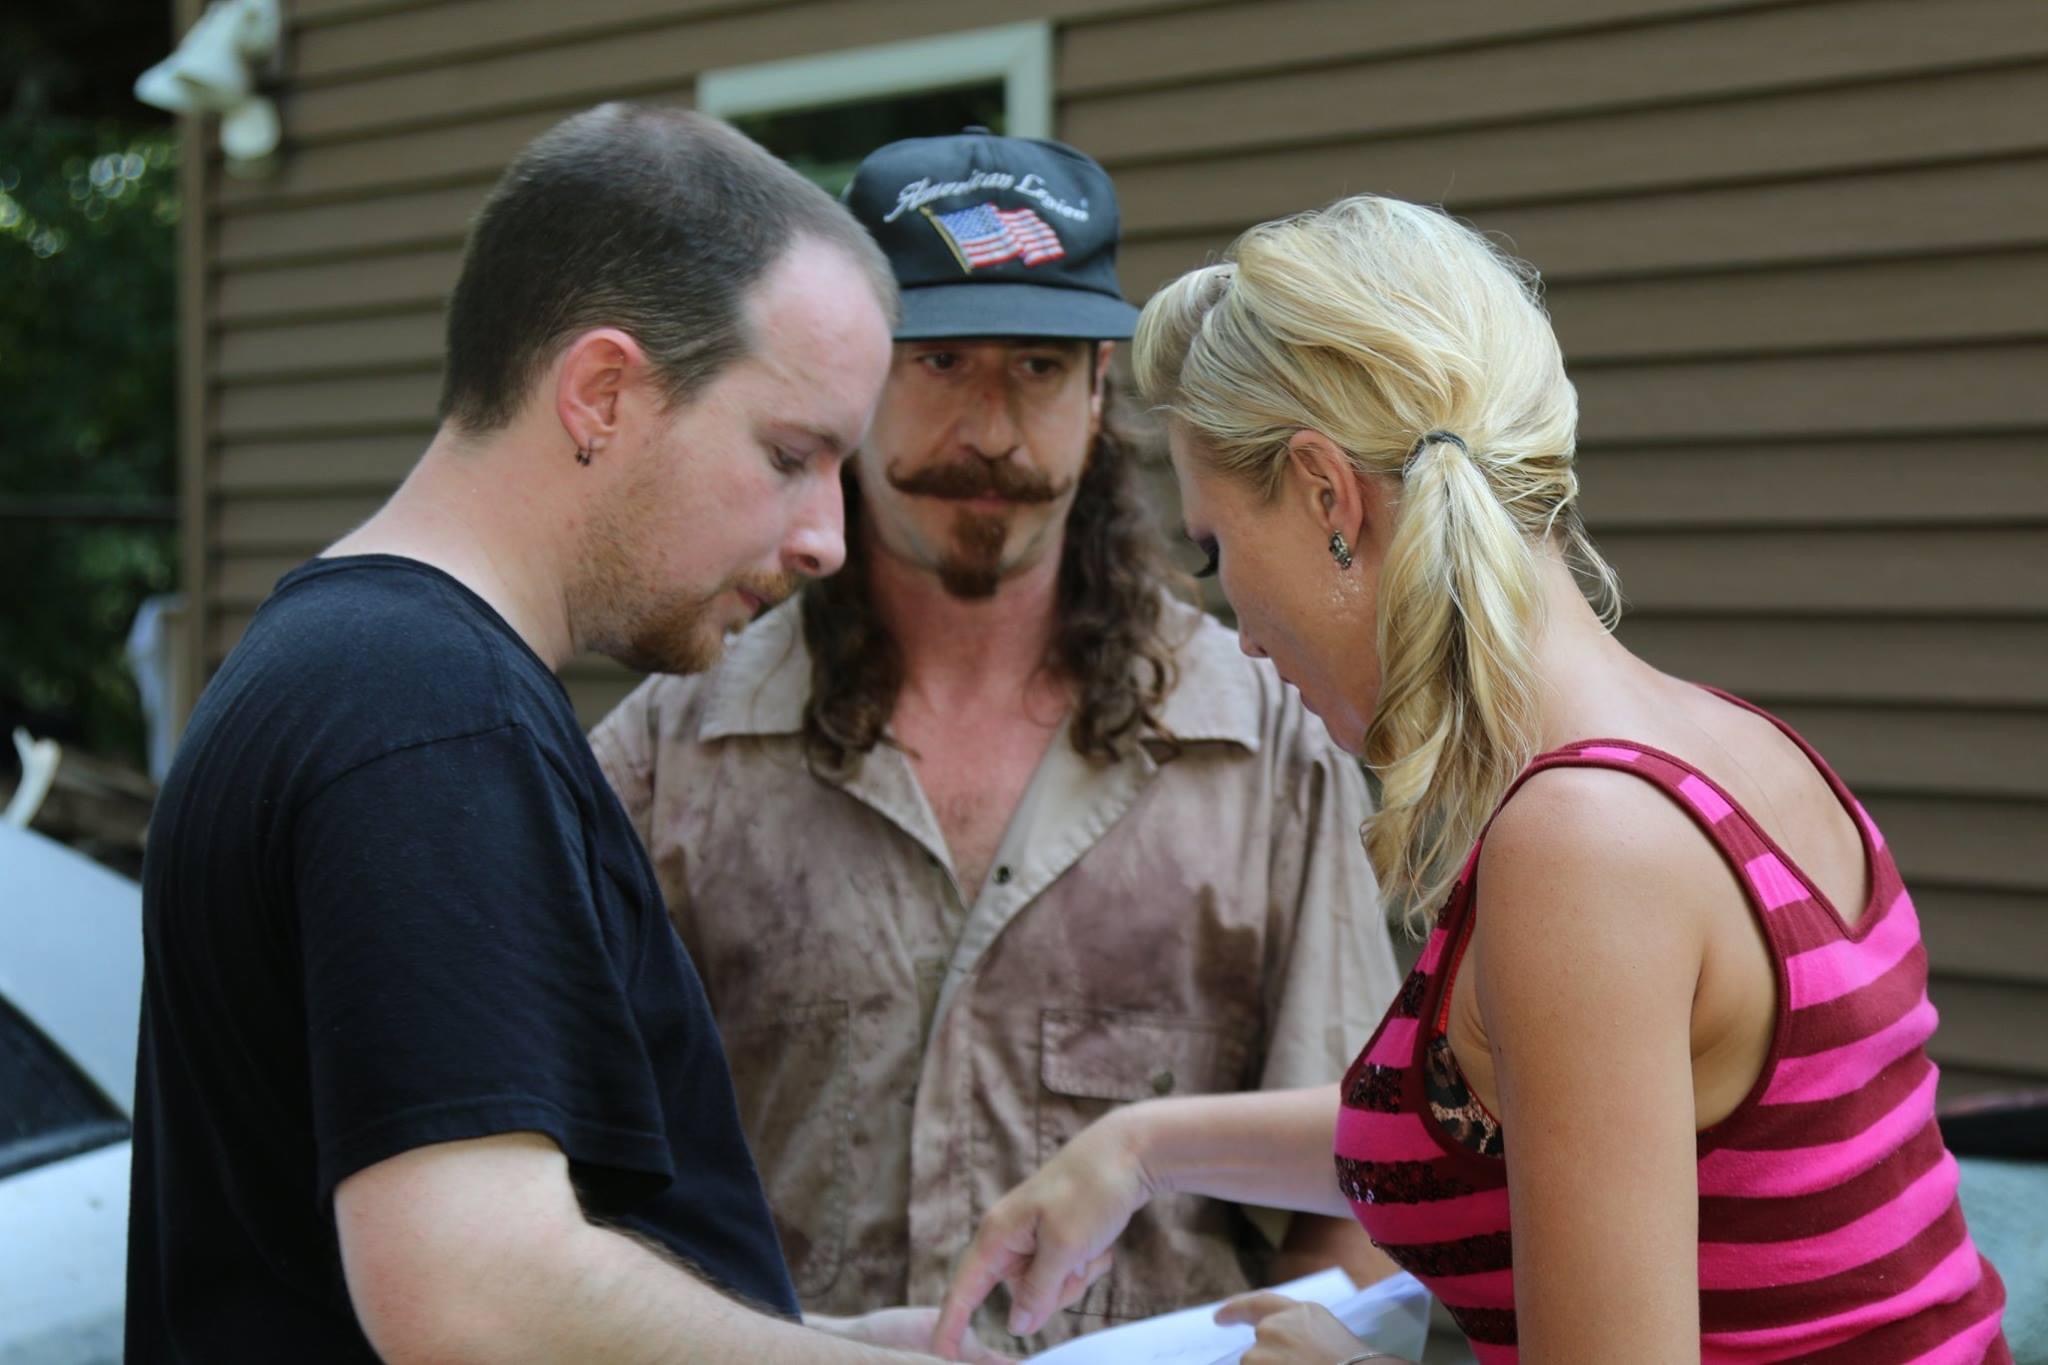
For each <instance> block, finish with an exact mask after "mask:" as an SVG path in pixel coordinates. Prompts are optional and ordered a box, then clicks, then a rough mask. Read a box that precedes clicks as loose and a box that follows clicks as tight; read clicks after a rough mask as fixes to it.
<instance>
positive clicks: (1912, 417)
mask: <svg viewBox="0 0 2048 1365" xmlns="http://www.w3.org/2000/svg"><path fill="white" fill-rule="evenodd" d="M287 8H288V9H289V11H290V13H291V18H292V25H293V29H292V35H291V42H290V48H289V58H288V62H287V66H288V69H289V72H290V76H289V79H288V81H287V83H286V86H285V88H284V90H283V91H282V109H283V116H284V122H285V128H286V133H287V138H288V142H287V146H286V149H285V155H284V157H283V160H282V164H281V166H280V170H279V173H278V174H277V175H276V176H275V177H274V178H272V179H270V180H267V181H258V182H240V181H231V180H227V179H225V178H223V177H222V176H221V175H220V174H219V173H218V168H217V167H215V168H213V169H212V170H211V171H210V172H209V173H207V174H204V175H202V176H195V177H194V189H193V190H192V192H191V193H192V196H193V197H194V199H195V200H197V201H199V202H200V203H201V205H202V211H201V212H200V213H199V214H197V215H195V217H196V220H197V221H196V223H195V226H194V228H193V229H192V232H191V245H190V248H189V249H190V251H191V252H192V255H191V257H190V259H192V260H194V261H195V262H197V263H200V264H203V266H204V269H203V271H201V272H199V273H200V279H201V283H200V284H198V285H197V286H191V287H190V288H191V293H192V296H193V298H194V299H195V301H196V302H197V303H199V304H200V305H202V309H201V315H200V316H201V319H202V321H201V323H200V324H198V325H196V326H194V327H193V328H192V329H191V330H190V331H189V332H188V341H187V346H188V350H198V351H200V352H201V354H202V356H203V364H201V365H200V366H199V367H198V370H199V373H198V377H197V378H196V379H195V381H194V384H193V389H192V391H193V392H194V394H195V395H196V396H198V397H200V398H202V399H203V401H202V402H201V403H199V404H198V405H197V411H196V413H195V414H194V415H193V416H192V417H191V420H190V424H189V426H188V446H189V447H190V448H189V450H188V456H189V461H188V470H187V501H188V506H189V507H191V508H192V509H194V518H193V519H194V522H195V527H194V529H195V531H196V535H197V540H196V543H195V548H194V551H193V553H192V555H191V557H190V560H189V563H190V564H191V566H192V571H193V573H194V574H195V576H198V577H199V578H200V583H199V587H200V589H201V598H202V601H203V603H204V607H205V610H204V611H203V612H201V613H197V614H196V617H197V624H196V627H195V628H196V629H197V630H199V631H200V633H201V634H200V638H201V640H202V641H203V644H204V647H205V657H206V662H207V664H208V666H209V667H210V666H211V665H212V664H213V663H215V662H217V661H218V659H219V658H220V657H221V656H222V655H224V653H225V652H226V650H227V649H229V648H230V647H232V645H233V642H234V641H235V639H237V638H238V637H239V635H240V633H241V630H242V629H243V627H244V626H245V625H246V623H247V620H248V618H249V616H250V614H251V613H252V612H253V611H254V609H255V607H256V605H257V604H258V603H259V602H260V601H261V600H262V598H263V596H264V594H265V593H266V592H267V590H268V588H269V586H270V584H271V583H272V582H274V581H275V579H276V577H277V575H278V574H280V573H281V572H283V571H284V570H285V569H287V568H289V567H290V566H291V565H292V564H294V563H296V562H298V560H300V559H302V558H303V557H304V556H306V555H308V554H310V553H312V552H313V551H314V550H316V549H317V548H318V547H319V546H320V545H321V544H322V543H323V542H325V541H326V540H328V539H331V538H332V537H333V536H335V535H337V534H339V533H340V532H341V531H343V530H345V529H346V528H347V527H348V526H349V525H351V524H353V523H354V522H355V521H357V520H359V519H360V518H361V517H363V516H364V515H366V514H367V513H368V512H369V511H370V510H371V509H372V508H374V507H375V506H376V505H377V503H378V501H379V500H380V499H381V498H382V497H383V496H384V495H385V494H386V493H387V492H388V491H389V489H390V488H391V487H392V486H393V485H394V484H395V483H396V481H397V480H398V479H399V478H400V477H401V476H402V475H403V473H404V471H405V469H406V468H407V467H408V466H409V464H410V463H411V461H412V459H413V458H414V456H415V455H416V454H417V452H418V450H419V449H420V448H421V446H422V445H423V444H424V442H425V440H426V438H427V437H428V435H429V434H430V433H431V431H432V427H433V417H432V410H433V403H434V398H435V392H436V386H437V372H438V364H439V352H440V339H441V338H440V328H441V319H440V307H441V301H442V298H443V295H444V294H445V292H446V290H447V289H448V287H449V285H450V283H451V282H452V281H453V278H454V274H455V270H456V266H457V262H458V258H459V252H460V247H461V242H462V236H463V231H464V228H465V225H466V223H467V221H468V219H469V217H470V215H471V214H472V213H473V212H474V211H475V209H476V206H477V203H478V202H479V200H480V198H481V196H482V194H483V192H484V190H485V189H486V188H487V187H488V185H489V184H490V182H491V181H492V179H493V178H494V177H495V176H496V175H497V173H498V171H499V170H500V169H501V168H502V166H503V165H504V163H505V161H506V160H507V158H509V157H510V155H511V154H512V153H513V152H514V151H515V150H516V149H517V148H518V147H519V146H520V145H522V144H523V143H524V142H525V141H526V140H527V139H528V138H530V137H532V136H533V135H534V134H535V133H536V132H538V131H540V130H541V129H542V128H545V127H546V126H548V125H549V124H550V123H552V122H553V121H554V120H555V119H557V118H559V117H560V116H561V115H563V114H564V113H567V112H570V111H572V110H574V109H577V108H581V107H583V106H585V105H587V104H590V103H592V102H595V101H597V100H601V99H606V98H620V97H631V98H641V99H653V100H666V101H678V102H686V101H687V100H688V99H689V98H690V93H691V90H692V87H693V83H694V78H695V75H696V74H697V73H698V72H700V71H703V70H707V69H711V68H714V67H718V66H724V65H729V64H737V63H744V62H752V61H759V60H764V59H771V58H777V57H787V56H796V55H802V54H805V53H811V52H820V51H828V50H832V49H835V48H840V47H845V46H852V45H865V44H870V43H876V42H886V41H890V40H894V39H900V38H909V37H916V36H921V35H929V34H939V33H944V32H947V31H950V30H952V29H954V28H957V27H960V26H963V25H964V24H967V23H970V22H973V23H978V22H981V20H979V19H972V20H970V19H969V18H968V17H967V16H965V15H964V14H963V11H962V10H961V9H960V7H959V6H958V5H957V4H955V3H950V0H948V2H945V3H942V2H941V0H830V2H825V0H810V2H807V3H753V4H747V3H735V2H734V0H582V3H578V4H575V5H564V4H561V3H559V0H440V2H438V3H436V2H425V3H423V2H422V0H381V2H378V0H372V2H369V3H366V2H365V0H293V2H292V3H290V4H288V6H287ZM1005 14H1006V17H1008V18H1012V19H1019V18H1030V17H1046V18H1050V19H1052V20H1053V21H1054V22H1055V24H1056V33H1057V54H1058V57H1057V64H1056V72H1057V89H1058V107H1057V120H1058V127H1059V129H1060V134H1061V136H1062V137H1065V138H1067V139H1069V140H1071V141H1073V142H1075V143H1076V144H1077V145H1079V146H1081V147H1083V148H1084V149H1086V150H1088V151H1089V152H1091V153H1092V154H1094V155H1095V156H1097V157H1098V158H1099V159H1101V160H1102V161H1103V162H1104V164H1105V165H1107V166H1108V167H1109V169H1110V170H1111V172H1112V174H1114V175H1115V177H1116V179H1117V183H1118V186H1119V190H1120V194H1121V196H1122V200H1123V205H1124V211H1125V221H1126V229H1127V237H1126V242H1127V245H1126V248H1125V256H1124V260H1125V271H1124V276H1125V283H1126V285H1127V286H1128V287H1129V289H1130V290H1131V292H1132V294H1133V296H1134V297H1136V298H1142V297H1143V296H1144V295H1145V294H1146V293H1148V292H1149V291H1150V290H1151V289H1152V288H1154V287H1156V286H1157V285H1158V284H1159V283H1160V282H1161V281H1162V280H1164V279H1166V278H1169V277H1170V276H1172V275H1173V274H1175V273H1177V272H1179V271H1181V270H1183V269H1186V268H1188V267H1190V266H1193V265H1197V264H1200V263H1201V262H1202V261H1204V260H1206V259H1209V258H1210V257H1211V256H1212V255H1213V254H1214V253H1215V252H1216V251H1218V250H1220V249H1221V248H1222V247H1223V246H1224V245H1225V244H1226V243H1227V242H1228V241H1229V239H1230V237H1231V236H1232V235H1233V234H1234V233H1235V232H1236V231H1237V230H1239V229H1241V228H1242V227H1244V226H1245V225H1246V224H1248V223H1250V222H1252V221H1255V220H1256V219H1259V218H1262V217H1266V216H1271V215H1274V214H1279V213H1284V212H1288V211H1290V210H1294V209H1299V208H1303V207H1307V206H1310V205H1313V204H1317V203H1321V202H1324V201H1326V200H1328V199H1330V198H1332V197H1334V196H1335V195H1337V194H1339V193H1343V192H1346V191H1351V190H1361V189H1372V190H1378V191H1382V192H1386V193H1392V194H1398V195H1403V196H1407V197H1410V198H1415V199H1421V200H1427V201H1432V202H1437V201H1441V202H1444V203H1447V204H1448V205H1449V207H1450V208H1451V209H1452V210H1453V211H1455V212H1457V213H1459V214H1461V215H1464V216H1466V217H1469V218H1470V219H1472V220H1473V221H1474V222H1476V223H1477V224H1478V225H1480V226H1481V227H1483V228H1485V229H1487V230H1488V231H1490V232H1494V233H1497V234H1499V235H1500V236H1501V238H1502V239H1503V240H1504V241H1506V242H1508V243H1509V244H1510V245H1511V246H1512V247H1513V248H1514V249H1515V250H1517V251H1519V252H1521V253H1522V254H1524V255H1526V256H1528V257H1529V258H1530V259H1532V260H1534V261H1536V262H1537V263H1538V264H1539V265H1540V266H1542V268H1543V271H1544V275H1545V279H1546V284H1547V288H1548V291H1549V295H1548V296H1549V300H1550V305H1551V308H1552V312H1553V315H1554V316H1555V318H1556V321H1557V326H1558V330H1559V333H1560V336H1561V338H1562V340H1563V342H1564V345H1565V349H1566V353H1567V356H1568V357H1569V358H1570V362H1571V366H1572V372H1573V376H1574V378H1575V380H1576V381H1577V383H1578V385H1579V388H1580V394H1581V400H1582V411H1583V424H1582V434H1583V442H1584V449H1583V469H1584V478H1585V486H1586V499H1587V508H1588V513H1589V516H1590V518H1591V521H1592V523H1593V527H1594V530H1595V533H1596V534H1597V535H1598V537H1599V538H1600V540H1601V542H1602V544H1603V545H1604V546H1605V547H1606V548H1607V550H1608V551H1609V552H1610V554H1611V556H1612V558H1613V559H1614V561H1615V563H1616V565H1617V567H1618V568H1619V569H1620V571H1621V573H1622V576H1623V580H1624V583H1625V585H1626V587H1627V590H1628V594H1629V598H1630V607H1631V610H1630V616H1629V619H1628V621H1627V624H1626V625H1625V627H1624V635H1625V637H1626V638H1627V639H1628V640H1629V642H1630V643H1631V644H1632V645H1634V646H1635V647H1636V648H1638V649H1640V650H1642V651H1643V652H1644V653H1646V654H1647V655H1649V656H1650V657H1651V658H1653V659H1655V660H1657V661H1658V662H1660V663H1661V664H1663V665H1664V666H1665V667H1668V668H1670V669H1672V670H1673V671H1675V672H1679V673H1682V674H1685V675H1687V676H1691V677H1696V678H1699V679H1701V680H1703V681H1710V682H1714V683H1717V684H1720V685H1723V686H1726V687H1730V688H1732V689H1734V690H1736V691H1739V692H1742V693H1744V694H1745V695H1748V696H1750V697H1752V698H1753V699H1755V700H1756V701H1758V702H1760V703H1762V704H1764V705H1766V706H1769V707H1772V708H1774V709H1776V710H1778V711H1779V712H1781V713H1782V714H1783V715H1784V716H1785V717H1786V718H1787V719H1788V720H1790V721H1791V722H1792V723H1793V724H1795V725H1796V726H1798V727H1800V728H1801V729H1802V730H1803V731H1804V732H1805V733H1806V734H1808V735H1809V737H1810V738H1812V739H1813V740H1814V741H1815V743H1817V744H1818V745H1819V746H1820V747H1821V748H1822V749H1823V750H1824V751H1826V752H1827V753H1828V754H1829V755H1830V757H1831V758H1832V759H1833V760H1834V761H1835V763H1836V765H1837V766H1838V767H1839V768H1840V769H1841V770H1842V772H1843V774H1844V776H1845V777H1846V778H1847V779H1848V780H1849V781H1850V783H1851V784H1852V785H1854V786H1856V787H1857V789H1858V790H1859V792H1860V793H1861V794H1862V795H1863V796H1864V797H1865V799H1866V801H1867V803H1868V805H1869V806H1870V808H1871V810H1872V811H1873V813H1874V814H1875V815H1876V817H1877V818H1878V820H1879V821H1880V822H1881V823H1882V824H1883V825H1884V827H1885V829H1886V832H1887V834H1888V836H1889V837H1890V839H1891V842H1892V844H1893V846H1894V847H1895V849H1896V850H1897V852H1898V854H1899V857H1900V860H1901V863H1902V864H1903V866H1904V867H1905V870H1906V873H1907V876H1908V878H1909V880H1910V881H1911V883H1912V885H1913V887H1914V889H1915V893H1916V899H1917V901H1918V903H1919V905H1920V908H1921V913H1922V917H1923V919H1924V921H1925V924H1926V935H1927V942H1928V946H1929V951H1930V954H1931V956H1932V959H1933V963H1934V967H1935V973H1936V980H1935V986H1934V994H1935V999H1936V1003H1937V1004H1938V1005H1939V1006H1940V1007H1941V1009H1942V1012H1943V1027H1942V1031H1941V1034H1940V1035H1939V1040H1938V1049H1937V1052H1938V1056H1939V1057H1940V1059H1941V1060H1942V1062H1943V1063H1944V1065H1945V1067H1946V1069H1947V1071H1946V1075H1947V1083H1948V1086H1949V1090H1950V1093H1957V1092H1961V1091H1967V1090H1972V1089H1978V1088H1983V1087H1987V1086H1999V1085H2004V1084H2009V1083H2011V1082H2013V1081H2015V1080H2033V1081H2039V1080H2041V1079H2044V1078H2048V382H2044V376H2048V7H2044V6H2043V5H2042V4H2040V3H2039V0H1944V2H1943V4H1941V5H1939V6H1930V5H1928V4H1926V3H1925V0H1795V2H1790V3H1788V2H1787V0H1487V2H1485V3H1468V4H1457V5H1446V4H1442V3H1439V2H1437V0H1376V2H1375V3H1371V4H1366V3H1361V0H1255V2H1254V0H1231V2H1230V3H1189V2H1188V0H1058V2H1052V0H1040V2H1039V3H1023V4H1020V5H1013V6H1011V7H1010V8H1009V9H1008V10H1006V11H1005ZM202 182H203V183H202ZM568 680H569V684H570V688H571V691H572V694H573V695H574V696H575V698H576V700H577V702H578V705H579V708H580V709H581V710H582V712H583V713H584V714H585V716H586V717H587V718H592V719H594V718H595V717H596V716H597V715H598V714H600V713H601V712H602V711H603V710H604V709H605V707H606V706H608V705H609V704H610V703H611V702H612V701H613V700H615V699H616V698H617V697H618V696H620V695H622V693H623V691H624V689H625V688H626V687H627V686H628V685H629V684H630V682H631V679H630V678H629V677H628V675H626V674H625V673H624V672H622V671H621V670H618V669H616V668H614V667H613V666H611V665H609V664H604V663H601V662H592V661H578V662H577V663H575V664H573V665H572V666H571V667H570V669H569V670H568Z"/></svg>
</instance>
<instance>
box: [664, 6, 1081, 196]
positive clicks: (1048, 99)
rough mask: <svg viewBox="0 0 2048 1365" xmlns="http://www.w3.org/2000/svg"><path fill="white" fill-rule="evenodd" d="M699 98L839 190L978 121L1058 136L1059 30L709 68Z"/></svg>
mask: <svg viewBox="0 0 2048 1365" xmlns="http://www.w3.org/2000/svg"><path fill="white" fill-rule="evenodd" d="M697 107H698V108H699V109H701V110H703V111H704V112H705V113H707V114H717V115H718V116H719V117H721V118H724V119H728V120H730V121H731V122H732V123H733V124H735V125H736V126H738V127H739V128H740V129H741V130H742V131H743V132H745V133H746V134H747V136H749V137H751V138H753V139H754V140H755V141H756V142H759V143H760V144H761V145H762V146H764V147H766V148H767V149H768V150H769V151H771V152H774V153H775V154H776V155H777V156H779V157H782V158H783V159H784V160H785V161H788V162H789V163H790V164H791V165H793V166H795V167H796V168H797V169H798V170H800V171H802V172H803V173H804V174H805V175H807V176H809V177H810V178H811V179H812V180H814V181H816V182H817V183H818V184H820V185H822V186H824V187H825V189H826V190H827V191H829V192H830V193H832V194H835V195H836V194H838V193H839V192H840V191H841V190H843V189H844V188H845V187H846V182H847V181H848V180H851V179H852V178H853V172H854V168H855V167H857V166H858V165H859V164H860V162H861V159H862V158H863V157H865V156H866V155H867V154H868V153H869V152H872V151H873V150H874V149H875V148H877V147H880V146H882V145H883V144H885V143H889V142H894V141H896V140H897V139H898V138H906V137H934V136H938V135H941V134H945V133H957V132H959V131H960V130H961V129H962V128H965V127H969V126H971V125H974V124H980V125H981V126H983V127H985V128H987V129H989V130H990V131H992V132H997V133H1008V134H1011V135H1012V136H1016V137H1050V136H1051V135H1052V29H1051V28H1050V26H1048V25H1046V24H1042V23H1033V24H1007V25H1004V26H1002V27H1000V28H986V29H977V30H974V31H972V32H966V33H950V34H946V35H944V36H942V37H937V38H918V39H912V40H910V41H908V42H900V43H881V44H877V45H876V46H873V47H863V48H853V49H850V50H848V51H844V52H833V53H827V54H824V55H822V56H817V57H796V58H791V59H789V60H786V61H775V62H762V63H760V64H758V65H755V66H743V67H729V68H727V69H725V70H722V71H712V72H707V73H706V74H705V75H704V77H703V78H702V79H701V80H699V81H698V83H697Z"/></svg>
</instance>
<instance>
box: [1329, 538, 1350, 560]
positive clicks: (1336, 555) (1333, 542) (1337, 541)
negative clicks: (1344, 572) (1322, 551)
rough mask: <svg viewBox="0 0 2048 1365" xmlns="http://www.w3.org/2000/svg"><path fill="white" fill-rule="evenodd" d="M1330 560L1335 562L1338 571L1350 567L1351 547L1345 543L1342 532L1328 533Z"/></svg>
mask: <svg viewBox="0 0 2048 1365" xmlns="http://www.w3.org/2000/svg"><path fill="white" fill-rule="evenodd" d="M1330 558H1332V559H1334V560H1336V561H1337V567H1338V568H1340V569H1348V568H1350V567H1351V546H1350V545H1349V544H1347V543H1346V542H1345V540H1344V533H1343V532H1342V531H1332V532H1330Z"/></svg>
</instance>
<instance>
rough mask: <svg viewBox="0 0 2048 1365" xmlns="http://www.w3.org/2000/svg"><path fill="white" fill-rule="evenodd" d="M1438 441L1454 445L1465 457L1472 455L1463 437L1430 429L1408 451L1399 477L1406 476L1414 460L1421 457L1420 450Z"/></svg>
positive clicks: (1470, 448)
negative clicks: (1430, 430)
mask: <svg viewBox="0 0 2048 1365" xmlns="http://www.w3.org/2000/svg"><path fill="white" fill-rule="evenodd" d="M1438 441H1445V442H1448V443H1449V444H1451V445H1454V446H1456V447H1457V448H1458V449H1459V450H1460V451H1462V452H1463V453H1464V455H1465V457H1466V458H1467V459H1470V458H1471V456H1472V447H1470V446H1468V445H1466V444H1465V438H1464V437H1462V436H1460V435H1458V434H1457V433H1455V432H1450V431H1432V432H1430V433H1429V434H1428V435H1426V436H1424V437H1423V438H1422V439H1421V440H1419V441H1417V442H1416V443H1415V445H1414V448H1413V449H1411V450H1410V451H1409V452H1408V458H1407V459H1406V460H1403V461H1402V462H1401V477H1402V478H1404V479H1405V478H1407V477H1408V471H1409V470H1411V469H1413V468H1415V461H1416V460H1417V459H1419V458H1420V457H1421V455H1422V452H1423V451H1425V450H1427V449H1429V447H1431V446H1433V445H1435V444H1436V443H1437V442H1438Z"/></svg>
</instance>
